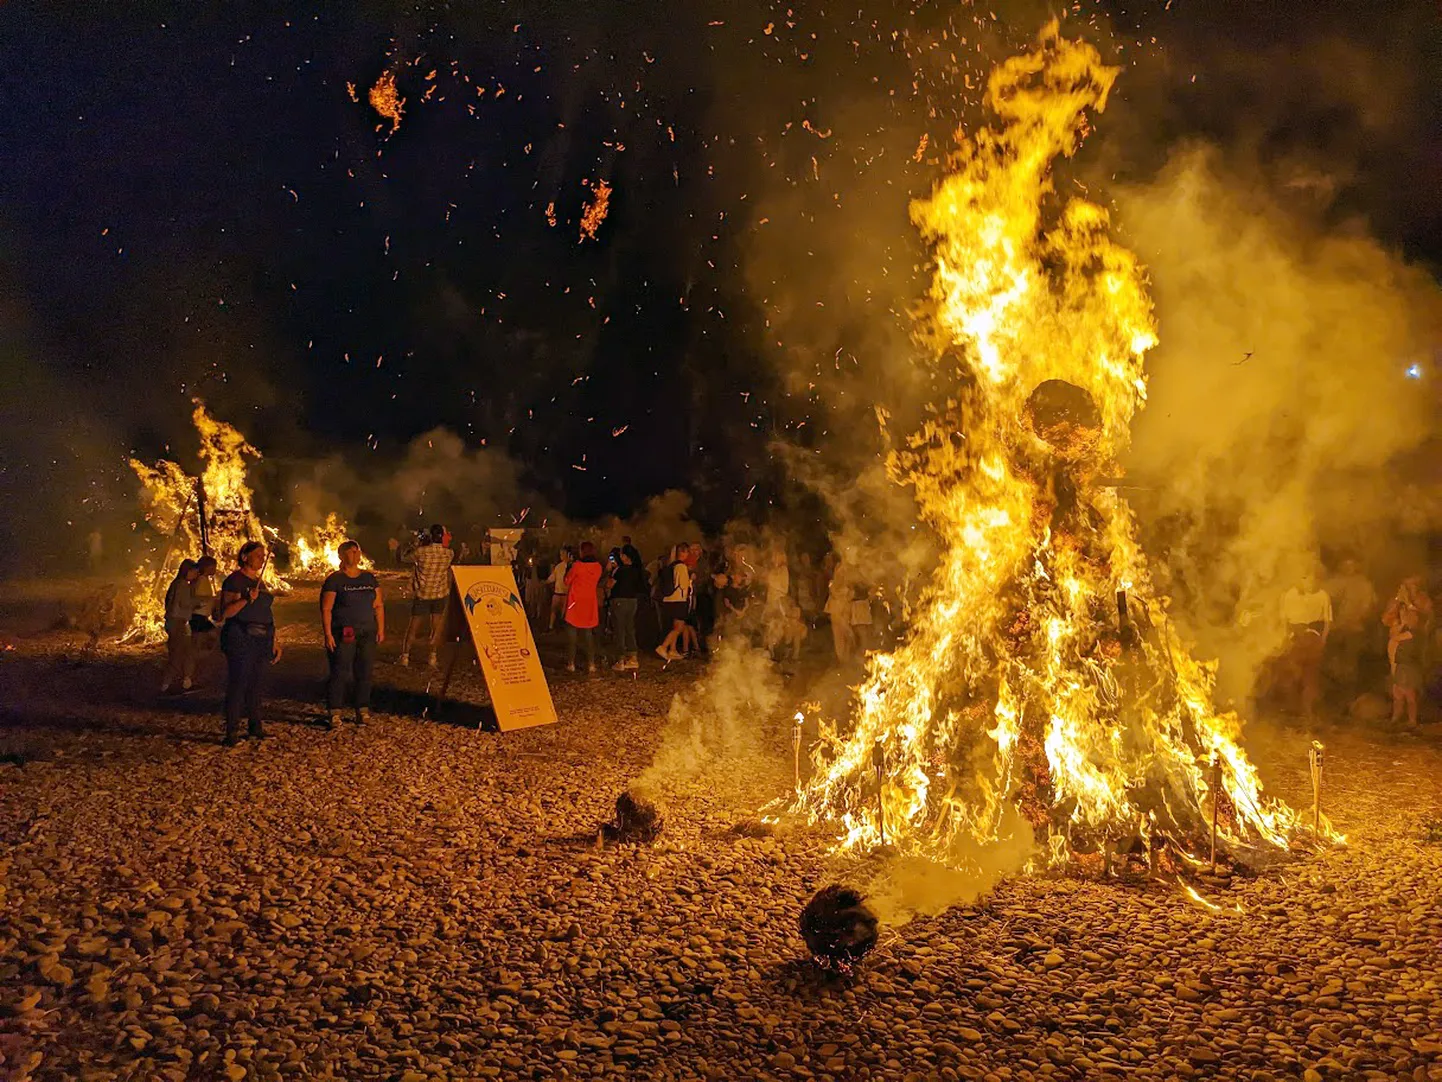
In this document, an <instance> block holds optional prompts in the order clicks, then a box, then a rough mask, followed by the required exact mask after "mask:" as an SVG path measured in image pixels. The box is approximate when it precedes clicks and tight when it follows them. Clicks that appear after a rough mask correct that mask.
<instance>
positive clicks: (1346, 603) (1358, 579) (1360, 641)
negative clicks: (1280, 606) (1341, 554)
mask: <svg viewBox="0 0 1442 1082" xmlns="http://www.w3.org/2000/svg"><path fill="white" fill-rule="evenodd" d="M1327 593H1328V595H1329V596H1330V597H1331V598H1332V609H1333V613H1334V615H1335V617H1336V618H1335V619H1334V620H1333V622H1332V634H1331V636H1330V637H1329V639H1328V647H1327V663H1326V669H1327V675H1328V676H1329V677H1330V678H1331V679H1333V680H1334V681H1335V682H1336V684H1337V686H1338V687H1339V688H1340V689H1341V690H1342V691H1343V692H1344V693H1345V694H1346V695H1347V696H1348V697H1349V698H1350V697H1351V696H1353V695H1355V694H1356V693H1357V683H1358V679H1357V678H1358V672H1359V669H1360V668H1361V664H1362V659H1363V657H1364V656H1367V655H1372V654H1375V636H1374V634H1373V632H1374V631H1375V629H1376V627H1377V624H1376V622H1375V621H1376V619H1377V590H1376V588H1375V587H1373V585H1372V580H1371V579H1369V578H1368V577H1367V576H1366V575H1364V574H1363V573H1362V565H1361V564H1359V563H1358V562H1357V561H1356V560H1355V559H1351V558H1348V559H1345V560H1343V561H1342V566H1341V568H1340V569H1339V573H1338V574H1337V575H1336V576H1334V577H1333V578H1332V579H1331V580H1329V581H1328V583H1327ZM1369 647H1373V649H1369Z"/></svg>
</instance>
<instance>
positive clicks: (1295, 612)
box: [1273, 559, 1433, 727]
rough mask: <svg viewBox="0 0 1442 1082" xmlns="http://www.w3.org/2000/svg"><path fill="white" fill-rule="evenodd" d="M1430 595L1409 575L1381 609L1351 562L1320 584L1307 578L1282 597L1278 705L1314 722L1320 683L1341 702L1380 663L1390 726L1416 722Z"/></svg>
mask: <svg viewBox="0 0 1442 1082" xmlns="http://www.w3.org/2000/svg"><path fill="white" fill-rule="evenodd" d="M1432 609H1433V605H1432V598H1431V595H1430V594H1429V593H1428V591H1427V588H1426V585H1425V582H1424V580H1423V578H1422V576H1421V575H1409V576H1407V577H1406V578H1404V579H1403V580H1402V582H1401V584H1400V585H1399V586H1398V587H1397V592H1396V593H1395V594H1394V595H1393V596H1392V597H1391V599H1390V600H1389V601H1388V602H1387V603H1386V604H1385V605H1384V604H1381V603H1380V598H1379V596H1378V594H1377V590H1376V587H1374V586H1373V584H1372V581H1371V580H1370V579H1369V578H1368V577H1367V576H1366V575H1365V574H1364V573H1363V571H1362V569H1361V565H1360V564H1359V563H1358V562H1357V561H1356V560H1355V559H1348V560H1344V561H1342V563H1341V565H1340V567H1339V568H1338V573H1337V574H1336V575H1335V576H1333V577H1332V578H1331V579H1330V580H1328V581H1327V582H1325V583H1323V582H1321V581H1320V580H1319V578H1318V576H1317V575H1316V574H1315V573H1312V574H1308V575H1304V576H1303V577H1302V579H1301V580H1300V581H1299V582H1298V583H1297V584H1296V585H1294V586H1292V587H1291V588H1290V589H1289V590H1287V592H1286V593H1285V594H1283V595H1282V601H1281V614H1280V615H1281V620H1282V623H1283V624H1284V625H1285V628H1286V648H1285V650H1284V651H1283V653H1282V654H1281V655H1280V657H1279V658H1278V659H1277V662H1278V664H1277V671H1276V673H1275V679H1274V681H1273V683H1274V686H1275V687H1276V689H1277V691H1278V692H1279V693H1280V695H1281V696H1282V698H1283V700H1284V705H1285V706H1286V707H1287V708H1289V709H1290V710H1291V711H1293V712H1294V713H1296V714H1298V715H1299V716H1301V717H1303V718H1305V719H1307V720H1308V721H1311V720H1314V719H1315V717H1316V711H1317V703H1318V700H1319V699H1320V697H1321V695H1322V692H1323V688H1324V685H1325V686H1326V687H1327V688H1328V690H1329V691H1331V692H1332V693H1334V695H1335V696H1336V697H1337V698H1338V699H1340V700H1341V701H1342V702H1343V703H1351V702H1352V701H1353V699H1354V698H1355V697H1356V696H1357V695H1358V694H1359V693H1360V692H1362V691H1363V690H1364V689H1365V688H1366V687H1368V686H1370V685H1371V684H1372V683H1373V682H1374V681H1373V676H1374V675H1375V673H1376V671H1377V670H1379V669H1381V667H1382V666H1383V665H1385V668H1386V673H1387V681H1388V684H1389V685H1390V689H1391V699H1392V707H1391V716H1392V721H1393V722H1394V723H1397V722H1401V721H1403V720H1404V719H1405V721H1406V723H1407V724H1408V725H1409V726H1411V727H1415V726H1416V725H1417V724H1418V719H1417V704H1418V694H1419V692H1421V691H1422V690H1424V685H1425V681H1426V676H1427V672H1428V665H1429V660H1430V659H1429V654H1430V650H1429V644H1430V641H1431V637H1432Z"/></svg>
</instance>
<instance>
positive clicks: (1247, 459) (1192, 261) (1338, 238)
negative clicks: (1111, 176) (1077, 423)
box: [1118, 146, 1439, 698]
mask: <svg viewBox="0 0 1442 1082" xmlns="http://www.w3.org/2000/svg"><path fill="white" fill-rule="evenodd" d="M1118 204H1119V209H1120V219H1121V221H1122V223H1123V224H1124V227H1125V228H1126V230H1127V231H1128V233H1129V235H1130V239H1131V241H1132V243H1133V246H1134V247H1135V248H1136V250H1137V251H1138V253H1139V254H1140V255H1141V257H1142V259H1143V261H1144V262H1145V263H1146V264H1147V266H1148V267H1149V268H1150V272H1151V278H1152V286H1153V292H1154V297H1155V301H1156V305H1157V314H1158V322H1159V324H1160V328H1161V345H1160V346H1159V347H1158V348H1157V349H1156V350H1155V352H1154V353H1153V355H1152V357H1151V358H1150V359H1149V369H1150V402H1149V405H1148V406H1147V408H1146V409H1145V410H1144V411H1143V412H1142V413H1141V414H1140V416H1139V418H1138V421H1137V423H1136V424H1135V426H1134V432H1133V435H1134V443H1133V448H1132V454H1131V461H1130V471H1131V480H1132V481H1133V482H1135V483H1136V484H1137V485H1139V486H1140V490H1139V491H1133V492H1131V493H1130V494H1129V495H1130V496H1131V498H1132V501H1133V503H1134V505H1136V506H1138V507H1139V508H1140V509H1142V511H1143V512H1144V519H1145V520H1146V521H1147V523H1148V525H1149V527H1150V529H1151V532H1152V533H1153V535H1154V539H1155V541H1156V542H1157V543H1158V546H1159V547H1160V548H1162V550H1163V551H1161V552H1159V553H1157V555H1158V556H1160V557H1161V562H1162V564H1163V567H1164V573H1169V574H1170V576H1171V582H1169V583H1167V584H1166V585H1167V586H1169V587H1170V591H1171V592H1172V594H1173V596H1174V598H1175V600H1176V602H1177V606H1178V608H1177V615H1178V618H1179V620H1180V621H1182V622H1183V623H1184V625H1185V626H1186V627H1187V628H1188V630H1190V631H1191V633H1192V634H1193V635H1195V637H1196V638H1197V640H1198V642H1199V645H1200V646H1201V648H1202V651H1203V652H1204V654H1206V655H1209V656H1214V657H1218V658H1220V659H1221V661H1222V665H1221V669H1220V679H1221V680H1222V682H1223V684H1222V686H1223V691H1224V693H1227V694H1230V695H1232V696H1234V697H1238V698H1240V697H1242V696H1244V695H1246V694H1247V692H1248V691H1249V690H1250V689H1251V687H1252V685H1253V682H1254V679H1255V677H1256V675H1257V673H1258V670H1259V668H1260V666H1261V665H1262V664H1263V663H1264V662H1265V661H1266V660H1267V659H1268V658H1269V657H1271V656H1273V655H1274V654H1275V653H1276V652H1277V651H1278V650H1279V648H1280V647H1281V645H1282V642H1283V636H1284V634H1285V629H1284V628H1283V627H1282V626H1281V621H1280V617H1279V605H1280V599H1281V596H1282V594H1283V593H1284V592H1285V591H1286V590H1287V589H1288V588H1289V587H1291V586H1294V585H1296V584H1298V583H1299V582H1301V581H1302V579H1303V578H1304V577H1306V576H1307V575H1309V574H1315V573H1318V572H1319V571H1320V570H1321V569H1322V562H1323V556H1324V555H1328V556H1332V557H1333V558H1334V559H1335V558H1336V557H1337V556H1338V555H1340V554H1347V555H1355V556H1358V557H1361V558H1362V559H1363V561H1364V564H1366V565H1368V566H1370V567H1371V568H1372V569H1373V571H1374V574H1375V573H1377V572H1378V571H1381V570H1382V569H1383V568H1384V567H1386V566H1387V564H1388V561H1389V556H1390V552H1391V550H1392V548H1393V546H1394V545H1395V543H1396V539H1397V538H1398V535H1399V533H1401V532H1402V530H1403V528H1404V522H1403V512H1405V511H1406V510H1407V509H1408V507H1409V506H1414V507H1415V502H1416V501H1415V499H1413V498H1411V497H1409V494H1408V488H1407V484H1408V478H1407V476H1406V475H1405V473H1404V472H1403V471H1401V470H1400V469H1398V468H1396V467H1397V466H1398V464H1399V463H1400V461H1401V459H1402V456H1403V455H1404V454H1405V453H1406V452H1408V451H1410V450H1411V449H1413V448H1415V447H1417V446H1418V445H1419V444H1420V443H1421V441H1422V440H1423V439H1424V438H1425V436H1426V434H1427V422H1428V398H1429V391H1428V388H1427V384H1428V382H1430V381H1435V379H1436V378H1437V374H1436V373H1434V372H1433V371H1431V358H1430V356H1429V354H1428V351H1427V348H1426V342H1427V332H1428V329H1429V323H1430V325H1431V327H1432V328H1433V329H1434V331H1435V327H1436V326H1437V325H1438V322H1437V316H1438V313H1439V306H1438V300H1439V295H1438V291H1437V287H1436V284H1435V282H1433V281H1432V280H1430V279H1429V278H1428V277H1427V276H1426V275H1425V274H1424V273H1422V272H1421V271H1419V270H1418V269H1416V268H1415V267H1411V266H1408V265H1407V264H1406V263H1404V262H1403V261H1402V260H1401V259H1399V258H1398V257H1397V256H1396V255H1394V254H1392V253H1390V252H1388V251H1387V250H1386V249H1384V248H1383V247H1382V246H1381V245H1380V244H1379V243H1378V242H1377V241H1376V240H1374V239H1373V238H1372V237H1370V236H1369V235H1368V234H1367V233H1366V231H1365V230H1364V229H1363V228H1362V227H1361V226H1360V225H1357V224H1355V223H1349V224H1346V225H1344V226H1342V227H1337V226H1331V225H1328V224H1326V223H1324V222H1322V221H1319V220H1318V219H1317V218H1316V217H1311V218H1309V217H1308V216H1306V215H1304V214H1301V213H1298V212H1297V210H1296V209H1295V206H1296V193H1295V192H1293V193H1292V205H1291V206H1284V205H1283V203H1282V202H1281V201H1280V200H1279V198H1278V197H1277V196H1276V195H1274V194H1273V193H1272V191H1270V190H1268V188H1267V187H1266V186H1265V185H1264V184H1263V183H1261V182H1260V181H1259V180H1257V179H1256V178H1255V177H1250V176H1248V175H1246V174H1243V173H1240V172H1237V171H1235V170H1234V169H1229V168H1228V167H1226V166H1224V165H1223V164H1222V160H1221V156H1220V155H1219V154H1218V153H1217V152H1215V151H1212V150H1209V149H1207V148H1204V147H1199V146H1191V147H1185V148H1182V149H1179V150H1178V151H1177V152H1176V153H1175V154H1174V155H1173V156H1172V158H1171V160H1170V161H1169V162H1168V164H1167V165H1166V167H1165V168H1164V169H1163V170H1162V171H1161V173H1160V174H1159V175H1158V176H1157V177H1156V179H1155V180H1154V181H1153V182H1151V183H1148V184H1144V185H1135V186H1131V187H1128V188H1126V189H1124V190H1122V191H1121V192H1120V193H1119V194H1118ZM1409 372H1410V374H1411V375H1412V376H1415V377H1420V378H1409ZM1382 585H1383V584H1379V586H1382ZM1383 588H1385V587H1383Z"/></svg>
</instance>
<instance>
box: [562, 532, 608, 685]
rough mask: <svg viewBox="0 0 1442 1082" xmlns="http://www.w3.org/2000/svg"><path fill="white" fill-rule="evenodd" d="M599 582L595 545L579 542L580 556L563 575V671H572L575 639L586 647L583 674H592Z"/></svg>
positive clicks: (574, 662) (599, 570) (574, 664)
mask: <svg viewBox="0 0 1442 1082" xmlns="http://www.w3.org/2000/svg"><path fill="white" fill-rule="evenodd" d="M600 582H601V563H600V561H599V560H597V559H596V546H595V545H593V544H591V542H589V541H582V542H581V556H580V559H578V560H577V561H576V562H575V563H573V564H572V565H571V568H570V570H569V571H567V572H566V671H567V672H575V671H576V639H577V638H578V637H579V638H580V639H581V641H582V642H584V643H585V645H586V671H587V672H595V671H596V637H595V628H596V625H597V624H598V623H600V622H601V620H600V616H601V612H600V604H599V603H598V596H597V592H596V587H597V586H599V585H600Z"/></svg>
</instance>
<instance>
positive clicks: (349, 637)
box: [320, 541, 386, 729]
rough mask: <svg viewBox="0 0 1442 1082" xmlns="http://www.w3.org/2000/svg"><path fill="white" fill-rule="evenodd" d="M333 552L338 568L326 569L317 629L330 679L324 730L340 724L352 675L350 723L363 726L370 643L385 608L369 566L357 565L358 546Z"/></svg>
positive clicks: (381, 626) (379, 639)
mask: <svg viewBox="0 0 1442 1082" xmlns="http://www.w3.org/2000/svg"><path fill="white" fill-rule="evenodd" d="M337 554H338V555H339V556H340V570H339V571H334V572H332V573H331V574H330V576H329V577H327V578H326V580H325V582H323V583H322V584H321V587H320V626H321V634H322V635H323V636H324V638H325V649H326V656H327V657H328V658H329V659H330V683H329V685H328V686H327V688H326V707H327V709H328V711H329V713H330V717H329V719H328V720H327V722H326V728H328V729H333V728H335V726H336V725H338V724H340V718H341V707H342V706H343V705H344V704H345V685H346V681H347V680H348V679H350V678H351V677H352V676H354V678H355V708H356V712H355V722H356V724H357V725H364V724H365V723H366V722H367V721H369V720H370V705H371V673H372V672H373V671H374V669H375V661H376V646H377V645H378V644H380V643H383V642H385V639H386V610H385V603H384V601H383V599H382V598H381V587H380V582H379V581H378V580H377V579H376V577H375V576H374V575H372V574H371V573H370V572H369V571H362V570H361V560H362V556H361V547H360V545H358V544H357V543H356V542H354V541H346V542H344V543H342V544H341V546H340V548H339V549H338V550H337Z"/></svg>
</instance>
